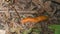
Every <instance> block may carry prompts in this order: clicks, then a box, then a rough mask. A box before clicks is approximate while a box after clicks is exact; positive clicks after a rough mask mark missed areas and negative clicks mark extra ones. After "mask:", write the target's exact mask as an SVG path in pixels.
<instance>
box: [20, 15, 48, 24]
mask: <svg viewBox="0 0 60 34" xmlns="http://www.w3.org/2000/svg"><path fill="white" fill-rule="evenodd" d="M47 19H48V17H47V16H38V17H34V18H32V17H27V18H24V19H23V20H21V23H22V24H26V23H28V22H30V23H38V22H41V21H44V20H47Z"/></svg>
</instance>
